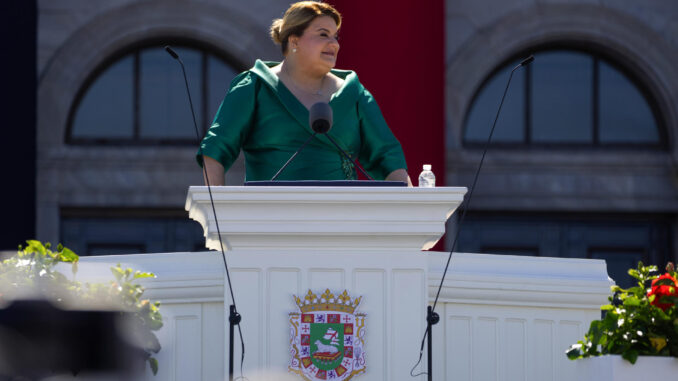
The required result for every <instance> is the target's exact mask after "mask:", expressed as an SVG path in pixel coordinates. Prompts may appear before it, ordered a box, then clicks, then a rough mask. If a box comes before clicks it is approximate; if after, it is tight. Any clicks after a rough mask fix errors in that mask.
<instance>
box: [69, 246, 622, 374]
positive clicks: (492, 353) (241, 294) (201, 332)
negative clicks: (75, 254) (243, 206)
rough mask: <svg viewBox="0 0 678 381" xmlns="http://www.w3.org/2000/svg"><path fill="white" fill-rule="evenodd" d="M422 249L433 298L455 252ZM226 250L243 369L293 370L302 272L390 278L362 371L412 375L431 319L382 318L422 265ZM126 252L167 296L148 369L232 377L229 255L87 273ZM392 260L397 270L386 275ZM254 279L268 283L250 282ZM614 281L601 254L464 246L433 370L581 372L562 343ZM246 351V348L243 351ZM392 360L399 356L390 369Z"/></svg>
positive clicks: (315, 280)
mask: <svg viewBox="0 0 678 381" xmlns="http://www.w3.org/2000/svg"><path fill="white" fill-rule="evenodd" d="M425 253H427V254H428V260H429V271H428V275H427V276H426V277H427V279H428V281H427V285H428V291H429V299H430V301H431V302H432V301H433V299H434V297H435V292H436V290H437V287H438V284H439V283H440V279H441V278H440V277H441V274H442V269H443V267H444V265H445V259H446V254H445V253H437V252H422V255H427V254H425ZM323 257H325V258H326V259H330V258H328V257H327V256H326V255H323ZM410 257H411V256H410ZM229 260H230V262H231V263H229V264H230V266H231V276H232V281H233V283H234V287H235V288H236V289H235V293H236V301H237V303H238V308H239V309H240V311H241V312H242V314H243V317H244V322H243V331H244V336H245V343H246V345H247V347H246V360H245V367H244V369H245V375H247V376H251V375H253V374H254V372H256V371H258V370H261V369H266V370H274V371H282V372H285V371H286V365H287V362H288V361H289V358H288V357H289V354H288V352H289V348H288V346H289V331H288V325H289V323H288V318H287V315H286V314H284V313H279V312H278V313H270V311H289V312H292V311H293V310H294V309H295V305H294V302H293V300H292V296H291V294H290V295H287V294H286V293H287V290H288V289H290V288H293V289H295V290H300V291H303V288H302V284H303V285H307V286H308V287H310V288H313V289H316V288H322V287H328V288H330V289H333V290H335V289H339V288H347V289H349V291H351V290H354V292H356V293H360V292H362V290H363V289H364V288H374V287H381V288H382V289H383V290H382V291H383V293H382V294H383V295H384V299H383V300H380V301H374V300H373V301H371V302H372V303H371V306H372V307H367V310H368V311H367V312H368V319H369V320H368V322H369V330H368V335H369V336H368V338H367V340H366V342H367V345H366V352H367V353H368V355H369V357H368V358H369V361H370V363H369V366H368V372H367V373H366V374H364V375H361V376H359V379H361V380H389V381H390V380H410V379H412V378H411V377H410V376H409V369H410V368H411V367H412V365H413V364H414V362H415V361H416V354H417V353H418V350H419V344H420V342H419V338H420V337H421V335H422V334H423V332H424V329H425V326H424V324H425V321H424V316H425V311H423V310H422V311H416V310H414V311H411V312H410V313H409V314H408V316H403V317H402V319H407V320H409V321H410V324H408V326H409V332H399V331H397V330H394V329H393V327H382V326H380V320H381V318H382V317H383V315H384V314H388V313H391V311H394V310H395V309H396V308H397V307H395V306H394V305H395V304H397V301H398V300H399V299H400V298H399V295H401V294H402V295H403V296H402V300H403V303H407V298H408V297H407V295H406V292H408V290H406V289H405V288H404V287H409V288H410V290H409V291H410V292H411V291H412V290H415V291H414V292H415V293H418V291H416V289H417V288H418V283H419V281H417V279H420V278H419V277H420V276H422V275H423V274H416V273H411V272H407V271H405V272H398V271H397V267H398V264H394V263H390V264H389V263H386V264H385V263H380V260H379V257H378V256H377V257H371V258H363V259H360V262H361V263H360V264H359V265H356V266H355V267H353V268H348V269H344V265H345V264H338V265H337V267H336V268H335V269H334V270H333V271H327V270H322V271H320V270H319V269H317V268H315V269H314V264H310V265H300V264H301V263H302V262H298V263H287V264H285V263H283V262H284V261H281V257H280V256H279V255H270V256H269V258H266V257H265V256H263V255H257V254H252V255H248V256H240V255H239V256H231V257H229ZM298 260H299V261H301V260H303V258H299V259H298ZM402 260H403V261H408V257H407V256H406V255H404V256H403V258H402ZM410 260H417V259H416V258H410ZM285 261H289V257H288V258H287V259H285ZM118 262H120V263H122V265H123V267H125V266H130V267H133V268H135V269H139V270H144V271H151V272H154V273H156V274H157V276H158V278H157V279H153V280H149V281H146V282H145V285H146V287H147V295H146V296H148V297H150V298H152V299H154V300H160V301H161V302H162V305H161V312H162V313H163V318H164V322H165V325H164V327H163V328H162V329H161V330H160V331H159V334H158V337H159V339H160V341H161V344H162V347H163V348H162V350H161V352H160V353H159V355H158V356H157V358H158V360H159V363H160V371H159V373H158V375H157V376H156V377H154V376H152V375H151V374H150V372H148V371H147V372H146V374H145V375H144V377H143V379H144V380H163V381H172V380H177V381H178V380H196V381H197V380H205V381H214V380H223V379H224V375H225V374H227V373H226V372H227V370H226V367H227V362H226V355H227V349H226V347H227V334H228V326H227V324H228V321H227V312H225V311H226V310H227V308H225V306H224V302H223V301H224V295H225V294H224V275H223V274H224V272H223V262H222V258H221V255H220V254H218V253H216V252H200V253H163V254H144V255H123V256H106V257H84V258H81V266H80V267H81V269H80V272H79V274H81V275H80V278H81V279H80V280H94V279H98V280H102V279H110V276H109V274H110V272H109V271H108V267H109V266H112V265H115V264H116V263H118ZM401 265H402V266H403V268H407V266H408V264H407V263H404V264H401ZM394 266H395V268H394ZM388 268H390V269H391V272H390V274H391V276H390V277H391V278H392V279H385V278H384V275H385V274H386V273H388V271H386V270H387V269H388ZM393 270H395V271H393ZM85 274H86V276H87V278H84V276H85ZM398 277H400V278H401V279H397V278H398ZM253 279H254V280H255V281H254V282H253ZM252 284H257V285H259V286H258V287H255V288H252V286H251V285H252ZM243 285H246V287H247V289H243ZM281 285H283V286H281ZM407 285H409V286H407ZM609 286H610V281H609V279H608V278H607V275H606V271H605V262H604V261H600V260H585V259H565V258H535V257H515V256H498V255H485V254H462V253H456V254H455V255H454V256H453V260H452V264H451V271H450V273H449V274H448V276H447V278H446V281H445V284H444V287H443V289H442V292H441V294H440V299H439V303H438V306H437V308H436V310H437V312H438V313H439V314H440V317H441V322H440V323H439V324H437V325H436V326H434V331H433V332H434V339H433V344H434V379H436V380H455V381H457V380H459V381H465V380H488V381H489V380H503V381H514V380H530V381H548V380H563V381H564V380H574V379H575V378H574V372H575V368H574V363H573V362H570V361H569V360H567V359H566V357H565V355H564V351H565V349H566V348H567V347H568V346H569V345H570V344H572V343H574V342H575V341H576V340H578V339H580V338H581V337H583V334H584V331H585V330H586V329H587V328H588V324H589V322H590V321H591V320H592V319H595V318H598V317H599V316H600V310H599V307H600V305H602V304H604V303H605V302H606V296H607V294H608V290H609ZM304 287H305V286H304ZM226 295H228V294H226ZM229 302H230V301H229ZM377 302H378V303H377ZM369 305H370V304H367V303H366V306H369ZM226 307H227V306H226ZM401 307H403V306H401ZM405 307H406V306H405ZM267 311H269V312H268V313H267ZM266 316H267V317H266ZM403 346H406V347H407V348H402V347H403ZM236 347H238V345H237V346H236ZM397 347H401V348H397ZM239 354H240V351H239V350H237V351H236V360H237V359H239V356H240V355H239ZM236 363H238V362H237V361H236ZM423 363H424V364H425V360H424V362H423ZM385 364H397V366H395V367H392V368H393V369H388V368H387V367H386V365H385ZM421 369H423V368H421V367H420V370H421ZM237 374H239V370H237V371H236V375H237ZM415 379H425V377H423V376H422V377H419V378H415Z"/></svg>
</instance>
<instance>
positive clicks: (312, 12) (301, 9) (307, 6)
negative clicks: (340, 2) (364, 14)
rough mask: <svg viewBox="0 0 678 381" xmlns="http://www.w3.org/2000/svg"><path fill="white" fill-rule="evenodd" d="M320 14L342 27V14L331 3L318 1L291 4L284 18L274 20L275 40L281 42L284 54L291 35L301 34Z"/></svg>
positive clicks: (272, 32) (272, 33) (273, 34)
mask: <svg viewBox="0 0 678 381" xmlns="http://www.w3.org/2000/svg"><path fill="white" fill-rule="evenodd" d="M319 16H329V17H331V18H332V19H333V20H334V22H335V23H336V24H337V29H339V27H341V15H340V14H339V12H337V10H336V9H334V8H333V7H332V6H331V5H329V4H325V3H321V2H318V1H299V2H297V3H294V4H292V5H290V7H289V9H287V11H286V12H285V15H283V18H281V19H276V20H273V24H272V25H271V38H272V39H273V42H275V43H276V44H280V45H281V46H282V52H283V54H286V53H287V43H288V41H289V38H290V36H301V35H302V34H303V33H304V30H306V28H308V25H309V24H310V23H311V22H313V20H314V19H315V18H316V17H319Z"/></svg>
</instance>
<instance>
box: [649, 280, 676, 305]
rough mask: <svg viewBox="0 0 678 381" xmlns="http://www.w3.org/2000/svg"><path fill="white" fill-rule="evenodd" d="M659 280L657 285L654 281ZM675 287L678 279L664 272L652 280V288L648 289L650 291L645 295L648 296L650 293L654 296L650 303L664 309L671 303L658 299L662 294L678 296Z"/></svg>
mask: <svg viewBox="0 0 678 381" xmlns="http://www.w3.org/2000/svg"><path fill="white" fill-rule="evenodd" d="M660 281H661V284H659V285H657V284H656V283H657V282H660ZM667 283H669V284H667ZM677 288H678V280H676V278H674V277H672V276H671V275H669V274H664V275H662V276H660V277H659V278H657V279H654V280H653V281H652V289H650V292H648V293H647V296H648V297H649V296H650V295H654V296H655V298H654V300H653V301H652V305H654V306H657V307H659V308H661V309H662V310H664V311H666V309H667V308H669V307H671V306H672V305H673V303H659V301H660V300H661V298H662V297H663V296H678V292H677V290H676V289H677Z"/></svg>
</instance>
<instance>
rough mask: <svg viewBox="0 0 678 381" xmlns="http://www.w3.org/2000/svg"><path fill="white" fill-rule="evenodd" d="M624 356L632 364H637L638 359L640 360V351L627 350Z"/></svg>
mask: <svg viewBox="0 0 678 381" xmlns="http://www.w3.org/2000/svg"><path fill="white" fill-rule="evenodd" d="M622 358H623V359H625V360H627V361H628V362H630V363H631V364H635V363H636V360H638V351H637V350H635V349H630V350H628V351H625V352H624V353H622Z"/></svg>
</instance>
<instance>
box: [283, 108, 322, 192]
mask: <svg viewBox="0 0 678 381" xmlns="http://www.w3.org/2000/svg"><path fill="white" fill-rule="evenodd" d="M322 105H323V103H322V102H319V103H316V104H314V105H313V106H311V109H310V110H309V112H308V124H309V126H311V130H313V135H311V136H309V138H308V139H306V141H305V142H304V144H302V145H301V147H299V149H297V151H296V152H295V153H294V154H293V155H292V156H290V158H289V159H287V161H286V162H285V164H283V166H282V167H280V169H279V170H278V172H276V173H275V175H273V177H271V181H275V179H277V178H278V176H280V174H281V173H282V171H284V170H285V168H287V166H288V165H290V163H291V162H292V160H294V158H295V157H297V155H298V154H299V152H301V150H302V149H304V147H306V144H308V142H310V141H311V139H313V138H314V137H315V136H316V135H317V134H324V133H326V132H327V131H329V130H330V128H332V107H329V105H328V104H327V103H325V105H326V106H327V107H323V106H322Z"/></svg>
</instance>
